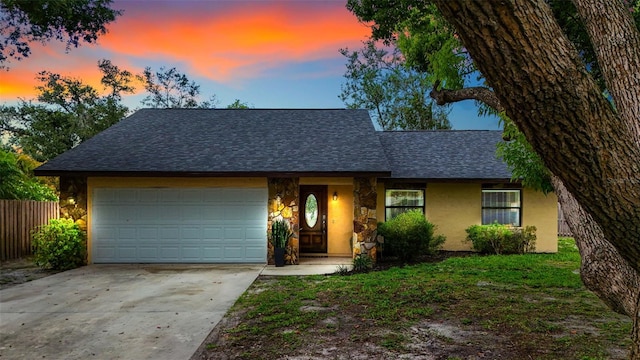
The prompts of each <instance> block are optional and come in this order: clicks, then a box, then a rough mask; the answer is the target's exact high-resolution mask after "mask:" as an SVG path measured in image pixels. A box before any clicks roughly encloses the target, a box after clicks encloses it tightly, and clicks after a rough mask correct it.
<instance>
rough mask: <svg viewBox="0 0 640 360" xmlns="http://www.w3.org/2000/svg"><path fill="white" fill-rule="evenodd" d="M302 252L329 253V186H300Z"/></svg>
mask: <svg viewBox="0 0 640 360" xmlns="http://www.w3.org/2000/svg"><path fill="white" fill-rule="evenodd" d="M300 208H301V210H300V252H301V253H325V254H326V253H327V187H326V186H323V185H313V186H300Z"/></svg>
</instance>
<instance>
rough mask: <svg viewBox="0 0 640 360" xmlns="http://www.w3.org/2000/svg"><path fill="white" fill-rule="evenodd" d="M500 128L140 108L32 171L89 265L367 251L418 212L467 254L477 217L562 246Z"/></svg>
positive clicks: (548, 247)
mask: <svg viewBox="0 0 640 360" xmlns="http://www.w3.org/2000/svg"><path fill="white" fill-rule="evenodd" d="M499 141H502V139H501V132H500V131H399V132H383V131H376V130H375V128H374V126H373V125H372V122H371V119H370V117H369V114H368V112H367V111H366V110H346V109H143V110H139V111H137V112H135V113H134V114H133V115H131V116H129V117H127V118H126V119H124V120H122V121H120V122H119V123H117V124H116V125H114V126H112V127H110V128H109V129H107V130H105V131H103V132H101V133H100V134H98V135H96V136H95V137H93V138H91V139H90V140H88V141H86V142H84V143H82V144H80V145H79V146H77V147H76V148H74V149H72V150H69V151H67V152H65V153H64V154H62V155H60V156H58V157H56V158H55V159H52V160H51V161H49V162H47V163H46V164H44V165H42V166H41V167H39V168H38V169H36V171H35V173H36V175H39V176H59V177H60V189H61V198H60V201H61V212H62V213H63V214H62V215H63V216H71V217H73V218H74V219H76V220H77V221H78V222H79V223H80V224H81V225H82V226H86V229H87V233H88V249H89V251H88V253H89V254H88V257H89V258H88V261H89V262H90V263H156V262H158V263H180V262H185V263H265V262H272V260H273V259H272V246H271V245H270V244H269V242H268V235H267V233H268V229H269V228H270V224H271V222H272V221H273V220H274V219H286V220H287V221H288V222H289V223H290V224H291V227H292V230H293V237H292V238H291V239H290V241H289V246H288V249H287V256H286V258H287V261H288V263H290V264H297V263H298V261H299V258H300V256H301V255H303V256H304V255H305V254H308V255H310V256H313V255H316V256H318V255H320V256H354V255H355V254H357V253H360V252H362V251H367V252H368V253H369V254H370V255H372V256H373V254H374V252H375V247H374V246H373V245H375V241H376V239H375V236H374V235H375V229H376V226H377V223H378V222H379V221H384V220H385V219H389V218H390V217H392V216H394V215H396V214H398V213H400V212H402V211H405V210H407V209H420V210H422V211H423V212H424V213H425V216H426V217H427V219H428V220H429V221H431V222H432V223H434V224H436V225H437V229H436V232H437V233H439V234H443V235H445V236H446V238H447V240H446V242H445V244H444V249H446V250H469V249H470V248H471V247H470V244H469V243H468V242H466V241H465V238H466V233H465V229H466V228H467V227H468V226H470V225H473V224H483V223H492V222H494V221H496V220H497V221H499V222H501V223H507V224H512V225H515V226H527V225H535V226H536V227H537V229H538V231H537V237H538V238H537V242H536V251H539V252H555V251H557V236H556V235H557V234H556V228H557V216H558V214H557V199H556V197H555V195H553V194H549V195H543V194H542V193H539V192H535V191H533V190H531V189H527V188H523V187H522V186H521V184H519V183H514V182H511V181H510V178H511V174H510V172H509V170H508V169H507V167H506V165H505V164H504V163H503V162H502V161H500V160H499V159H497V158H496V156H495V146H496V143H498V142H499Z"/></svg>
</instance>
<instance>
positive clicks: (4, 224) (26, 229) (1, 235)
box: [0, 200, 60, 261]
mask: <svg viewBox="0 0 640 360" xmlns="http://www.w3.org/2000/svg"><path fill="white" fill-rule="evenodd" d="M59 216H60V207H59V205H58V202H57V201H33V200H0V258H1V259H2V261H5V260H9V259H19V258H21V257H24V256H28V255H31V231H32V230H33V229H35V228H36V227H37V226H40V225H44V224H47V223H48V222H49V219H57V218H58V217H59Z"/></svg>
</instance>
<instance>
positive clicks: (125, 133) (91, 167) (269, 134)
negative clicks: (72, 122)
mask: <svg viewBox="0 0 640 360" xmlns="http://www.w3.org/2000/svg"><path fill="white" fill-rule="evenodd" d="M389 171H390V168H389V165H388V163H387V161H386V160H385V158H384V156H383V153H382V150H381V145H380V141H379V139H378V136H377V135H376V132H375V129H374V128H373V125H372V124H371V119H370V118H369V114H368V112H367V111H366V110H345V109H322V110H320V109H318V110H316V109H143V110H139V111H137V112H136V113H134V114H133V115H131V116H129V117H128V118H126V119H124V120H122V121H120V122H119V123H117V124H116V125H114V126H112V127H110V128H109V129H107V130H105V131H103V132H101V133H99V134H98V135H96V136H94V137H93V138H91V139H89V140H88V141H85V142H84V143H82V144H80V145H79V146H77V147H76V148H74V149H72V150H70V151H68V152H66V153H64V154H62V155H60V156H58V157H56V158H54V159H52V160H50V161H49V162H47V163H46V164H44V165H42V166H41V167H40V168H38V169H37V170H36V174H37V175H63V174H74V173H75V174H110V173H113V174H117V173H120V174H124V173H128V174H132V173H139V174H140V173H147V174H161V173H162V174H166V173H175V174H180V173H182V174H184V175H189V174H192V175H193V174H203V175H206V174H217V175H224V174H235V175H238V176H239V175H242V174H256V175H257V174H266V173H279V174H287V173H308V174H312V173H318V174H321V173H332V174H336V173H369V174H378V175H388V174H389Z"/></svg>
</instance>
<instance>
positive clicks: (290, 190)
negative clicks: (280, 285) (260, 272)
mask: <svg viewBox="0 0 640 360" xmlns="http://www.w3.org/2000/svg"><path fill="white" fill-rule="evenodd" d="M299 183H300V181H299V179H298V178H268V179H267V184H268V187H269V215H268V221H267V233H270V232H271V222H272V221H274V220H278V219H285V220H287V221H289V224H291V230H292V231H293V236H291V238H290V239H289V242H288V244H287V249H286V253H285V255H284V261H285V264H289V265H298V263H299V261H298V258H299V256H300V246H299V235H298V234H299V224H298V213H299V212H298V204H299V202H300V193H299ZM267 262H268V263H269V265H273V264H274V263H275V262H274V258H273V244H271V241H268V251H267Z"/></svg>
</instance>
